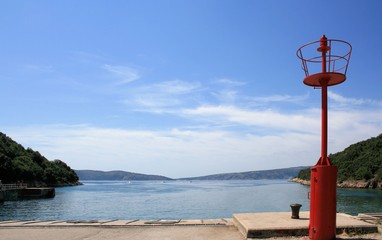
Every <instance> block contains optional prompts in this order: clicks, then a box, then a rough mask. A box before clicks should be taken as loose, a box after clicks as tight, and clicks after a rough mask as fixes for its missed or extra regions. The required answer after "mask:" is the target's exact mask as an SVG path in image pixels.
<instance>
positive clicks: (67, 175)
mask: <svg viewBox="0 0 382 240" xmlns="http://www.w3.org/2000/svg"><path fill="white" fill-rule="evenodd" d="M0 180H2V182H3V183H15V182H24V183H28V185H29V186H36V185H38V186H58V185H73V184H77V183H78V177H77V174H76V173H75V172H74V171H73V170H72V169H71V168H70V167H69V166H68V165H66V164H65V163H64V162H62V161H61V160H54V161H49V160H47V159H46V158H45V157H44V156H42V155H41V154H40V153H39V152H37V151H33V150H32V149H30V148H28V149H25V148H24V147H23V146H21V145H20V144H18V143H16V142H15V141H13V140H12V139H11V138H9V137H7V136H6V135H5V134H3V133H1V132H0Z"/></svg>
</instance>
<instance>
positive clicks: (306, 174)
mask: <svg viewBox="0 0 382 240" xmlns="http://www.w3.org/2000/svg"><path fill="white" fill-rule="evenodd" d="M297 177H298V178H300V179H303V180H308V181H309V180H310V168H307V169H304V170H301V171H300V172H299V173H298V175H297Z"/></svg>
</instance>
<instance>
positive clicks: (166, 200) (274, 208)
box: [0, 180, 382, 220]
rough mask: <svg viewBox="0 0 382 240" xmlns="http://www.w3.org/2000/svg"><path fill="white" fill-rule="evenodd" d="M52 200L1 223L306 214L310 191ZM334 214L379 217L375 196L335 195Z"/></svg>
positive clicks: (216, 188)
mask: <svg viewBox="0 0 382 240" xmlns="http://www.w3.org/2000/svg"><path fill="white" fill-rule="evenodd" d="M83 183H84V185H82V186H76V187H64V188H56V196H55V198H52V199H34V200H21V201H6V202H4V203H1V204H0V220H93V219H104V220H108V219H148V220H152V219H211V218H230V217H232V214H234V213H246V212H288V211H290V204H292V203H300V204H302V208H301V210H302V211H308V210H309V199H308V192H309V190H310V188H309V187H306V186H303V185H300V184H297V183H292V182H288V181H287V180H248V181H237V180H236V181H166V182H162V181H133V182H129V181H83ZM337 210H338V211H339V212H344V213H348V214H352V215H356V214H358V213H359V212H381V210H382V192H381V191H379V190H349V189H339V190H338V194H337Z"/></svg>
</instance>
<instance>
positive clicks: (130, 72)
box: [103, 64, 141, 84]
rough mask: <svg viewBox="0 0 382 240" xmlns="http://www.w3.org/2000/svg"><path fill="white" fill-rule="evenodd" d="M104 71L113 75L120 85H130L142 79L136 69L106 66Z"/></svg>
mask: <svg viewBox="0 0 382 240" xmlns="http://www.w3.org/2000/svg"><path fill="white" fill-rule="evenodd" d="M103 69H105V70H106V71H108V72H109V73H111V74H112V75H113V76H114V77H115V78H116V79H117V80H118V84H125V83H130V82H133V81H135V80H138V79H139V78H140V77H141V76H140V74H139V72H138V71H137V70H136V69H133V68H131V67H128V66H122V65H109V64H105V65H103Z"/></svg>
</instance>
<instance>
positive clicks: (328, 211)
mask: <svg viewBox="0 0 382 240" xmlns="http://www.w3.org/2000/svg"><path fill="white" fill-rule="evenodd" d="M310 182H311V185H310V186H311V188H310V191H311V192H310V222H309V237H310V238H311V239H314V240H331V239H336V213H337V211H336V210H337V207H336V202H337V201H336V190H337V167H336V166H330V165H329V166H322V165H316V166H313V167H312V168H311V179H310Z"/></svg>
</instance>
